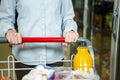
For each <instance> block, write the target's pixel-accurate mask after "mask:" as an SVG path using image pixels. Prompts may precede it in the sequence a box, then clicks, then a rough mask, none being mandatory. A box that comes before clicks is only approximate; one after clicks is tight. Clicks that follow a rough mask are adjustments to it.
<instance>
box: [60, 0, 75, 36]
mask: <svg viewBox="0 0 120 80" xmlns="http://www.w3.org/2000/svg"><path fill="white" fill-rule="evenodd" d="M61 9H62V10H61V12H62V18H63V19H62V22H63V24H62V29H63V35H65V34H66V32H68V31H70V30H74V31H75V32H77V24H76V22H75V21H74V16H75V14H74V10H73V5H72V1H71V0H62V8H61Z"/></svg>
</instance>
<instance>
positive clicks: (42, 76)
mask: <svg viewBox="0 0 120 80" xmlns="http://www.w3.org/2000/svg"><path fill="white" fill-rule="evenodd" d="M54 76H55V70H54V69H53V68H51V67H49V66H46V65H38V66H37V67H36V68H34V69H32V70H31V71H30V72H29V73H28V74H26V75H25V76H24V77H23V78H22V80H54Z"/></svg>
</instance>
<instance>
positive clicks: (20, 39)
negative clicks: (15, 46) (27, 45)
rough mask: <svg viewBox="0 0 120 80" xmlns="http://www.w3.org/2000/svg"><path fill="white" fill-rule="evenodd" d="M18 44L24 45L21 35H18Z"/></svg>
mask: <svg viewBox="0 0 120 80" xmlns="http://www.w3.org/2000/svg"><path fill="white" fill-rule="evenodd" d="M18 43H19V44H20V43H22V36H21V34H20V33H18Z"/></svg>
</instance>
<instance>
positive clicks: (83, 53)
mask: <svg viewBox="0 0 120 80" xmlns="http://www.w3.org/2000/svg"><path fill="white" fill-rule="evenodd" d="M73 68H74V70H82V71H86V72H88V73H89V72H90V69H91V68H93V59H92V56H91V55H90V53H89V50H88V47H87V46H86V43H85V42H82V45H79V46H78V48H77V53H76V55H75V57H74V59H73Z"/></svg>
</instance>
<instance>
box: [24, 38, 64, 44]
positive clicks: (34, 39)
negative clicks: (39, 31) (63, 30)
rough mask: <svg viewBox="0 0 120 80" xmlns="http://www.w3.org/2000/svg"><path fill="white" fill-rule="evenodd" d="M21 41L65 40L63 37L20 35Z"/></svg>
mask: <svg viewBox="0 0 120 80" xmlns="http://www.w3.org/2000/svg"><path fill="white" fill-rule="evenodd" d="M22 42H23V43H25V42H65V38H64V37H22Z"/></svg>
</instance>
